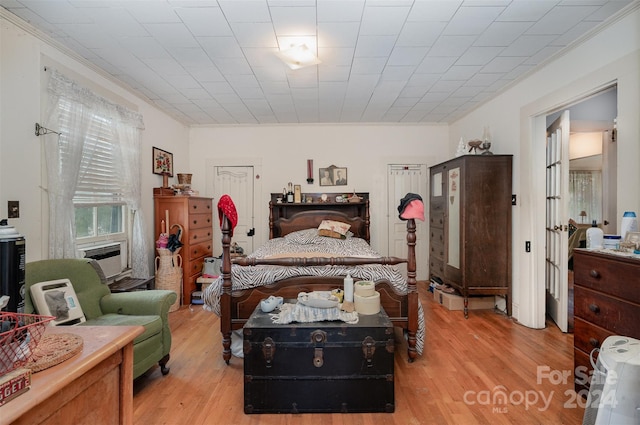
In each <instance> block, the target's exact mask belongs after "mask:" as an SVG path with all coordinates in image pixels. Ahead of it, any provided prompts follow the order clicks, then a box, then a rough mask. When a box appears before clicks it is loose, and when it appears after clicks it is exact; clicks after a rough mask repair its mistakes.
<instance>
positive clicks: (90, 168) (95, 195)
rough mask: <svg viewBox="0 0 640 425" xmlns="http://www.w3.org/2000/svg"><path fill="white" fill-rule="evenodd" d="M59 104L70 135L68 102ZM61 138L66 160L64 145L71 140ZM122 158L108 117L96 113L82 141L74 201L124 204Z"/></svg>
mask: <svg viewBox="0 0 640 425" xmlns="http://www.w3.org/2000/svg"><path fill="white" fill-rule="evenodd" d="M59 106H60V114H61V116H60V122H61V124H62V127H63V128H62V133H63V134H70V133H71V132H70V131H68V130H67V129H66V128H65V127H67V128H69V127H70V125H71V123H70V119H71V114H70V104H69V101H68V100H65V99H61V100H60V105H59ZM65 130H67V131H65ZM61 139H62V140H61V155H62V157H63V158H62V159H63V160H62V163H64V152H65V151H66V149H64V144H65V143H70V141H69V140H68V139H67V138H61ZM119 161H121V159H120V155H119V149H118V145H117V144H116V143H115V140H114V135H113V133H112V131H111V125H110V123H109V120H108V119H107V118H104V117H100V116H98V115H96V114H93V115H92V116H91V119H90V122H89V126H88V129H87V134H86V137H85V140H84V143H83V149H82V161H81V165H80V171H79V175H78V186H77V188H76V192H75V195H74V197H73V202H74V204H75V205H76V206H86V205H120V204H123V203H124V201H123V199H122V192H123V190H122V184H121V180H122V179H121V177H120V176H119V175H118V172H117V168H118V167H117V164H118V162H119Z"/></svg>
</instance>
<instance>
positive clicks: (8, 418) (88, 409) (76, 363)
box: [0, 326, 144, 425]
mask: <svg viewBox="0 0 640 425" xmlns="http://www.w3.org/2000/svg"><path fill="white" fill-rule="evenodd" d="M143 331H144V328H143V327H142V326H74V327H65V326H57V327H56V326H51V327H48V328H47V330H46V333H47V334H49V333H73V334H76V335H79V336H81V337H82V339H83V341H84V345H83V349H82V351H81V352H80V353H79V354H77V355H75V356H74V357H71V358H70V359H68V360H66V361H64V362H62V363H60V364H58V365H56V366H53V367H51V368H49V369H45V370H43V371H42V372H38V373H34V374H33V375H32V379H31V389H29V391H27V392H26V393H24V394H21V395H20V396H18V397H17V398H15V399H13V400H11V401H9V402H8V403H7V404H5V405H4V406H2V407H1V408H0V409H1V414H0V425H5V424H30V425H31V424H62V423H68V424H81V423H92V424H132V423H133V340H134V339H135V338H136V337H137V336H138V335H140V334H142V332H143ZM97 400H99V401H100V402H99V403H97V402H96V401H97Z"/></svg>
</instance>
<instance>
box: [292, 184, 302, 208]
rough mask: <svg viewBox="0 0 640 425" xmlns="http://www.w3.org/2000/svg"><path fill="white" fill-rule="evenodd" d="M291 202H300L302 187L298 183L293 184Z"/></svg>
mask: <svg viewBox="0 0 640 425" xmlns="http://www.w3.org/2000/svg"><path fill="white" fill-rule="evenodd" d="M293 202H295V203H297V204H299V203H300V202H302V187H301V186H300V185H299V184H296V185H294V186H293Z"/></svg>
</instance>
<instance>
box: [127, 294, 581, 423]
mask: <svg viewBox="0 0 640 425" xmlns="http://www.w3.org/2000/svg"><path fill="white" fill-rule="evenodd" d="M420 286H421V292H420V299H421V302H422V305H423V307H424V310H425V318H426V322H427V324H428V325H427V326H428V328H427V335H426V340H425V352H424V354H423V355H422V356H421V357H419V358H418V359H417V360H416V361H415V362H414V363H407V354H406V342H405V341H404V339H403V338H402V335H401V332H399V331H398V332H397V333H396V336H397V340H398V345H399V347H398V346H397V347H396V362H395V402H396V411H395V413H392V414H389V413H377V414H339V413H336V414H299V415H290V414H282V415H266V414H259V415H245V414H244V412H243V363H242V359H238V358H235V357H233V358H232V360H231V364H230V365H226V364H225V363H224V361H223V360H222V356H221V342H220V332H219V323H218V318H217V316H215V315H214V314H212V313H209V312H207V311H204V310H203V309H202V307H201V306H195V307H193V309H192V310H191V309H189V308H188V307H183V308H181V309H180V310H178V311H176V312H173V313H170V323H171V328H172V335H173V347H172V350H171V361H170V362H169V366H170V367H171V372H170V373H169V375H167V376H162V375H161V373H160V370H159V369H158V367H154V368H152V369H151V370H150V371H148V372H147V373H146V374H145V375H143V376H142V377H140V378H138V379H137V380H136V381H135V382H134V400H133V401H134V420H135V424H141V425H146V424H153V425H159V424H188V425H199V424H258V423H260V424H292V423H295V424H327V425H329V424H331V425H336V424H344V425H347V424H348V425H369V424H371V425H373V424H398V425H413V424H456V425H461V424H491V425H499V424H580V423H582V414H583V402H582V400H581V399H578V400H576V396H575V393H574V392H573V384H572V382H573V378H572V375H571V373H572V370H573V348H572V346H573V335H572V334H563V333H561V332H560V331H559V330H558V328H557V327H556V326H555V325H553V324H551V323H549V324H548V326H547V328H546V329H544V330H533V329H529V328H526V327H524V326H522V325H520V324H518V323H516V322H515V321H513V320H512V319H509V318H507V317H505V316H504V315H502V314H499V313H495V312H493V311H489V310H482V311H478V310H476V311H471V312H470V314H469V319H467V320H465V319H464V317H463V314H462V312H460V311H448V310H446V309H445V308H444V307H442V306H440V305H438V304H437V303H435V302H434V301H433V299H432V297H431V293H429V292H427V291H426V289H425V288H426V284H421V285H420ZM563 374H565V376H566V375H568V376H566V379H563V378H562V375H563ZM563 381H564V382H563ZM309 391H313V388H309ZM321 396H322V394H318V397H321Z"/></svg>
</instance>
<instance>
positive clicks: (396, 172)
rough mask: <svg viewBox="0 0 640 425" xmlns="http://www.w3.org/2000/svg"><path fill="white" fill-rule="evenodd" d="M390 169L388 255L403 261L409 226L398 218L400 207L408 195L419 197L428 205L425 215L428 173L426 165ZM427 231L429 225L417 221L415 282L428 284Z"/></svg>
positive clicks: (427, 199) (405, 253)
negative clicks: (412, 194) (423, 281)
mask: <svg viewBox="0 0 640 425" xmlns="http://www.w3.org/2000/svg"><path fill="white" fill-rule="evenodd" d="M387 168H388V172H387V194H388V205H387V220H388V222H387V228H388V233H389V237H388V241H389V255H390V256H396V257H400V258H404V257H406V256H407V222H406V221H404V220H400V219H399V218H398V205H399V204H400V200H401V199H402V198H404V196H405V195H406V194H407V193H416V194H418V195H420V196H421V197H422V199H423V202H424V203H425V214H426V211H427V208H426V205H427V204H428V202H429V195H428V193H427V188H428V187H429V186H428V185H429V182H428V180H429V173H428V172H427V166H426V165H425V164H389V165H388V166H387ZM426 218H427V217H425V219H426ZM427 227H428V226H427V225H426V222H422V221H420V220H416V267H417V270H416V278H417V279H418V280H427V273H428V272H429V267H428V265H429V263H428V260H427V258H428V254H427ZM401 266H402V268H401V270H402V272H403V273H404V274H405V275H406V264H402V265H401Z"/></svg>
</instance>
